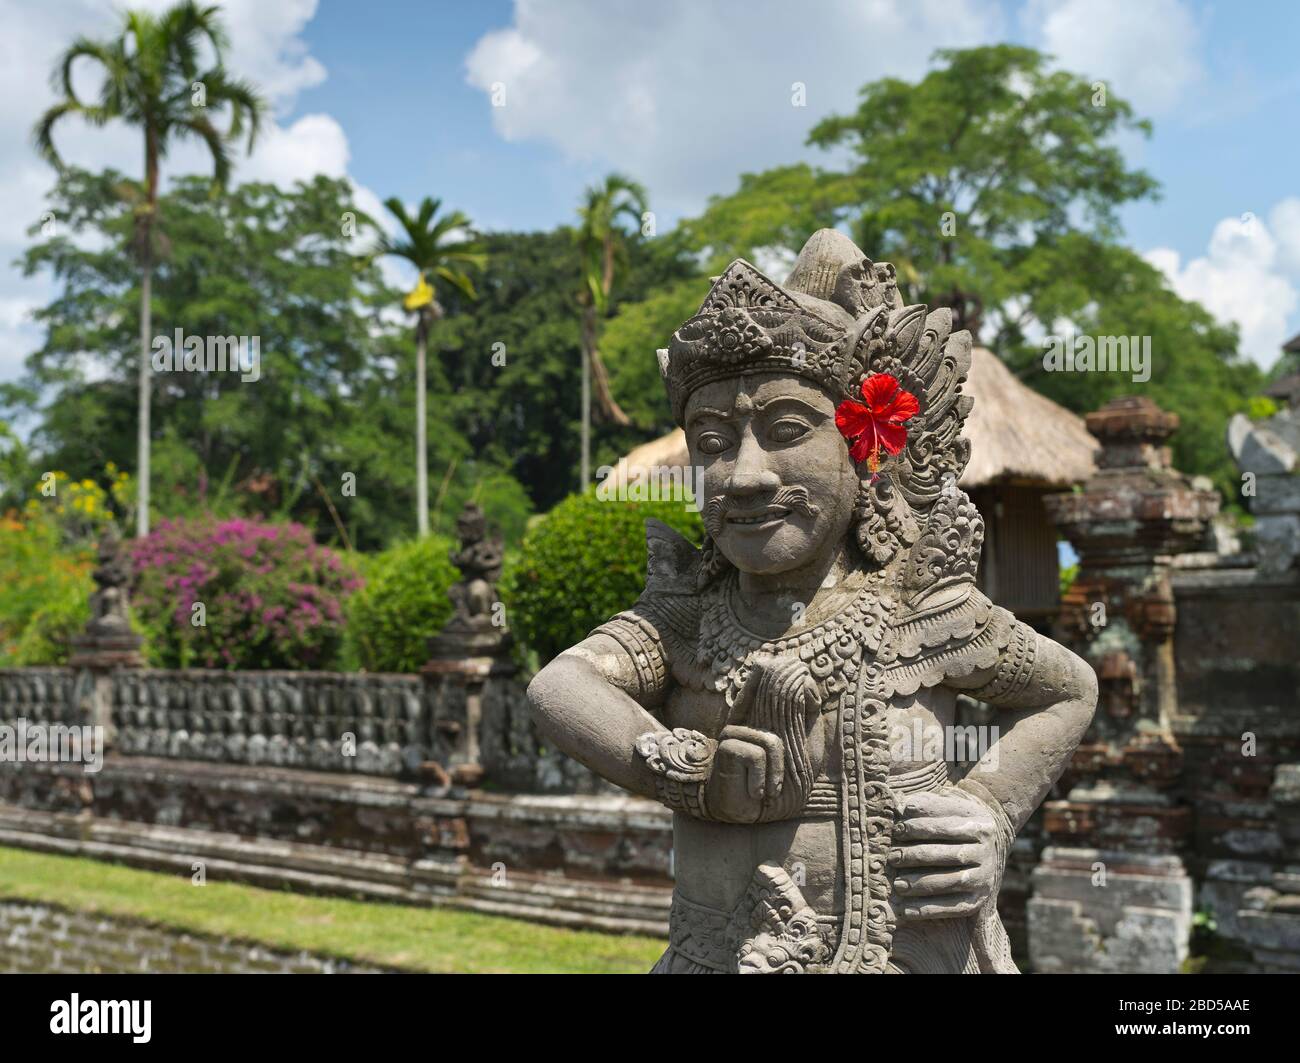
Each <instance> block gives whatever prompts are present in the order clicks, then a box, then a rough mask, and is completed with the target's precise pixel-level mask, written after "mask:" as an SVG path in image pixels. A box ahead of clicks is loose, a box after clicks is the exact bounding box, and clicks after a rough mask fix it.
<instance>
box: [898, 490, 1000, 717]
mask: <svg viewBox="0 0 1300 1063" xmlns="http://www.w3.org/2000/svg"><path fill="white" fill-rule="evenodd" d="M983 538H984V522H983V520H982V518H981V517H980V515H979V511H978V510H977V509H976V508H975V505H974V503H973V502H971V500H970V499H969V498H968V497H967V496H966V494H965V492H963V491H953V492H952V493H951V494H950V495H947V496H945V497H943V498H941V499H940V500H939V501H938V502H936V503H935V505H934V507H933V508H932V509H931V511H930V515H929V519H928V520H927V521H926V525H925V528H924V530H923V532H922V534H921V535H920V537H919V538H918V539H917V541H916V542H915V544H913V546H912V549H911V550H910V552H909V553H908V556H907V559H906V562H905V565H904V569H903V572H902V573H901V593H900V599H899V603H898V607H897V609H896V611H895V613H894V616H893V620H892V623H891V625H890V632H889V636H888V638H887V639H886V640H885V645H884V647H882V653H883V654H884V655H885V658H886V659H885V661H884V663H885V664H886V666H887V671H886V676H887V682H888V684H889V686H890V687H891V689H892V690H893V692H895V693H898V694H912V693H915V692H916V691H917V690H918V689H919V688H920V687H923V686H924V687H931V686H937V685H938V684H940V683H942V682H943V681H944V680H945V679H951V678H958V677H962V676H968V675H970V674H971V673H973V672H975V671H979V670H982V669H985V668H991V667H993V665H995V664H997V662H998V660H999V657H1000V655H1001V654H1002V652H1003V650H1004V649H1005V647H1006V646H1007V644H1008V643H1009V642H1010V641H1011V638H1012V635H1013V632H1014V628H1015V624H1016V619H1015V617H1014V616H1012V614H1011V613H1009V612H1007V610H1005V609H1003V608H1001V607H999V606H996V605H994V604H993V603H992V602H991V601H989V599H988V597H987V596H986V595H985V594H984V593H983V592H982V591H981V590H980V589H979V588H978V587H977V586H976V584H975V573H976V569H977V567H978V564H979V556H980V547H981V545H982V543H983Z"/></svg>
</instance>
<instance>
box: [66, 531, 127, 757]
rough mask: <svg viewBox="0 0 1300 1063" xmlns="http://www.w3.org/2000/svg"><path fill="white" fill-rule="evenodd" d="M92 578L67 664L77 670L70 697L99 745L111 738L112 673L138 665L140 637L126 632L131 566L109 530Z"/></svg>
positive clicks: (111, 739)
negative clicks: (86, 614) (95, 730)
mask: <svg viewBox="0 0 1300 1063" xmlns="http://www.w3.org/2000/svg"><path fill="white" fill-rule="evenodd" d="M92 578H93V579H94V581H95V588H96V589H95V593H94V594H92V595H91V596H90V620H89V621H88V622H87V623H86V629H85V631H83V632H82V633H81V634H80V635H74V636H73V637H72V640H71V642H72V653H71V655H70V657H69V659H68V664H69V666H70V667H72V668H75V669H77V679H76V687H75V689H74V691H73V698H74V699H75V700H76V701H77V704H78V705H79V707H80V708H81V709H82V712H83V714H84V718H85V720H86V722H87V723H89V724H90V725H91V726H93V727H102V728H103V729H104V730H103V734H104V743H105V745H112V744H114V741H115V739H116V734H115V733H114V727H113V673H114V672H115V671H117V670H118V669H120V668H141V667H143V666H144V657H143V656H142V655H141V653H140V646H141V645H142V643H143V640H142V639H141V638H140V636H139V635H137V634H136V633H135V632H134V631H132V630H131V622H130V619H129V617H130V610H129V607H128V587H129V586H130V582H131V567H130V562H129V560H128V559H127V556H126V552H125V550H124V549H123V547H122V541H121V539H120V538H119V536H118V534H117V532H116V530H114V529H112V528H110V529H109V530H108V531H106V532H105V533H104V535H103V536H102V537H101V538H100V540H99V563H98V566H97V567H96V568H95V571H94V573H93V574H92Z"/></svg>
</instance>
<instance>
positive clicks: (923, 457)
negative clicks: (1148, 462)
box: [658, 229, 972, 563]
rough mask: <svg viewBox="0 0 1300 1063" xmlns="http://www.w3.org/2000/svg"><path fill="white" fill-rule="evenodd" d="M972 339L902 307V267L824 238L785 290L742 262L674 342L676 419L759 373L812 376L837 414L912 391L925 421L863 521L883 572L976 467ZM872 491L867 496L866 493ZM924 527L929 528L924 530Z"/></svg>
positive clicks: (670, 357)
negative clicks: (888, 390) (858, 402)
mask: <svg viewBox="0 0 1300 1063" xmlns="http://www.w3.org/2000/svg"><path fill="white" fill-rule="evenodd" d="M970 349H971V337H970V333H969V332H965V331H962V332H958V333H952V314H951V311H949V310H947V309H940V310H935V311H934V312H932V313H927V308H926V307H925V306H924V305H922V304H914V305H911V306H902V305H900V300H899V295H898V285H897V281H896V278H895V272H894V267H893V266H892V265H890V264H889V263H887V262H872V261H871V259H869V258H867V256H866V255H864V254H863V253H862V251H861V250H860V249H859V248H858V247H857V246H856V245H855V244H854V243H853V241H852V240H850V239H849V238H848V237H847V236H845V235H844V234H843V233H840V232H838V231H836V230H834V229H822V230H820V231H818V232H816V233H814V234H813V235H812V236H811V237H810V238H809V240H808V242H807V243H806V244H805V245H804V248H803V250H802V251H801V252H800V253H799V257H798V259H797V260H796V261H795V265H794V268H793V270H792V271H791V273H790V276H789V278H787V280H786V282H785V284H784V285H779V284H776V283H775V282H774V281H772V280H771V279H770V278H768V277H766V276H764V275H763V273H761V272H760V271H759V270H758V269H757V268H756V267H754V266H753V265H751V264H750V263H748V262H746V261H744V260H743V259H737V260H736V261H735V262H733V263H732V264H731V265H730V266H728V267H727V269H726V271H725V272H724V273H723V274H722V276H720V277H718V278H717V280H716V281H715V282H714V284H713V287H712V288H711V289H710V290H709V294H708V297H707V298H706V299H705V300H704V304H703V305H702V306H701V307H700V310H699V313H697V314H696V315H695V316H694V317H692V318H691V319H690V320H689V321H687V322H686V323H685V324H683V325H682V326H681V328H679V329H678V330H677V331H676V332H674V333H673V336H672V342H671V343H670V345H669V346H668V348H667V349H665V350H661V351H659V352H658V354H659V368H660V372H661V373H662V374H663V378H664V384H665V386H666V387H667V389H668V398H669V402H670V403H671V404H672V410H673V417H674V419H675V420H676V421H677V423H678V424H679V425H683V424H684V423H685V414H686V403H687V400H688V399H689V398H690V395H691V393H692V392H693V391H695V390H696V389H697V388H699V387H700V386H701V385H703V384H708V383H711V382H713V381H715V380H722V379H725V378H728V377H734V376H739V375H749V374H751V373H790V374H795V375H797V376H801V377H804V378H806V379H808V380H810V381H812V382H814V383H816V384H817V385H819V386H820V387H821V388H822V389H823V390H825V391H826V392H827V393H828V394H830V396H831V397H832V399H833V400H834V401H835V402H836V403H839V402H841V401H843V400H844V399H849V398H853V399H856V398H858V396H859V394H860V389H861V385H862V382H863V381H864V380H865V379H866V378H867V377H868V376H870V375H871V374H873V373H889V374H891V375H892V376H894V377H895V378H896V379H897V380H898V382H899V384H900V386H901V387H902V388H904V389H905V390H907V391H909V392H911V393H912V394H913V395H914V396H916V399H917V401H918V403H919V405H920V411H919V412H918V413H917V414H916V415H915V416H914V417H913V418H912V419H911V420H910V421H909V422H908V424H907V444H906V446H905V447H904V448H903V450H902V452H901V453H899V454H898V455H897V456H895V457H893V458H891V459H889V461H888V463H887V465H886V466H885V468H884V470H882V471H883V472H884V474H885V476H884V477H881V478H873V481H872V486H871V490H870V493H871V494H873V495H874V496H875V498H874V504H870V503H872V500H871V499H864V500H863V502H862V509H863V512H862V514H861V515H862V516H863V517H864V518H867V517H868V516H869V514H868V513H867V509H868V508H871V509H873V510H874V511H875V516H874V518H873V519H872V525H873V526H872V527H869V528H866V529H864V532H863V534H865V535H866V536H867V537H868V538H869V540H871V541H870V542H866V541H864V542H862V545H863V548H864V549H866V550H868V552H871V553H874V554H876V556H877V559H878V560H879V561H881V562H882V563H883V562H884V561H885V560H887V557H886V556H883V555H885V554H888V555H890V556H892V555H893V553H894V552H895V551H896V550H897V548H898V546H899V544H900V540H901V541H902V542H903V543H907V544H910V543H911V542H913V541H915V537H916V534H917V532H918V530H919V529H918V528H917V526H916V517H917V516H920V515H921V514H920V513H915V512H914V513H908V512H906V511H904V510H903V509H902V508H900V507H899V506H898V504H897V503H898V499H897V498H896V496H895V495H894V493H893V491H892V488H891V484H892V485H896V486H897V488H898V490H899V492H901V494H902V497H903V500H904V501H905V502H906V504H907V507H908V509H911V510H913V511H923V510H927V509H929V507H930V506H931V505H932V504H933V503H934V502H935V501H937V500H938V498H939V497H940V494H941V493H942V492H943V491H944V489H945V483H946V482H949V480H950V482H951V485H952V487H954V488H955V486H956V480H957V478H959V477H960V476H961V473H962V470H963V469H964V468H965V467H966V462H967V461H968V460H969V458H970V443H969V441H967V440H966V439H963V438H962V437H961V428H962V424H963V423H964V421H965V420H966V415H967V414H968V413H969V412H970V408H971V405H972V400H971V398H970V397H969V396H966V395H963V394H962V393H961V385H962V382H963V381H964V380H965V379H966V374H967V372H968V371H969V370H970ZM864 491H865V489H864ZM922 523H923V522H922Z"/></svg>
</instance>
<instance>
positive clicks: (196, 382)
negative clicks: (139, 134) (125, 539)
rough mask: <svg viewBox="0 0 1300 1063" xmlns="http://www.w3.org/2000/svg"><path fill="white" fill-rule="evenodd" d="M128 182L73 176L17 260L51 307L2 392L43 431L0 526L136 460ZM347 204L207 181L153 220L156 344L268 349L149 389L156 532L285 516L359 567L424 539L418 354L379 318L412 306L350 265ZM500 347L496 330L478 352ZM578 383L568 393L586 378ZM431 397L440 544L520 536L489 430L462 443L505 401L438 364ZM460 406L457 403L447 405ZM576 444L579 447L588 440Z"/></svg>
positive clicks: (371, 268)
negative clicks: (42, 282) (172, 520)
mask: <svg viewBox="0 0 1300 1063" xmlns="http://www.w3.org/2000/svg"><path fill="white" fill-rule="evenodd" d="M121 180H122V178H121V175H119V174H115V173H113V172H108V173H103V174H91V173H87V172H85V171H79V170H76V169H75V168H71V167H69V168H68V169H67V170H65V171H64V173H63V175H62V176H61V177H60V179H59V181H58V183H57V185H56V187H55V189H54V191H53V193H52V194H51V196H50V197H49V199H48V205H49V209H50V210H52V211H53V212H54V213H55V214H56V215H57V216H58V217H59V218H60V220H61V224H60V225H59V227H58V229H57V231H56V232H55V233H54V234H53V235H46V236H42V235H41V234H40V230H39V228H35V229H34V230H33V235H35V236H36V237H37V239H36V240H35V241H34V243H33V245H32V246H31V247H30V248H29V250H28V251H27V253H26V254H25V256H24V258H23V260H22V264H23V268H24V270H25V271H26V272H27V273H29V274H35V273H38V272H39V273H40V274H42V275H44V276H48V277H50V278H51V280H52V281H53V282H54V289H55V292H54V295H53V296H52V297H51V299H50V301H49V302H48V303H47V305H45V306H44V307H42V308H40V309H39V310H38V311H37V313H36V315H35V316H36V320H37V323H38V325H40V326H41V327H42V328H43V332H44V336H43V341H42V343H41V345H40V347H39V348H38V349H37V350H36V351H34V352H33V353H32V354H31V355H30V356H29V358H28V359H27V363H26V368H27V372H26V375H25V377H24V379H23V380H22V381H21V382H20V383H19V385H17V386H10V387H3V388H0V407H2V408H3V409H4V411H5V412H3V413H0V417H9V418H12V417H14V416H17V415H20V414H21V415H22V416H23V417H24V418H26V419H33V418H34V420H35V424H34V425H33V427H32V430H31V433H30V440H29V447H30V450H31V454H30V456H28V457H26V458H23V459H22V461H21V462H20V464H21V465H25V466H27V469H26V471H23V469H22V468H17V469H15V471H14V474H13V475H12V476H10V475H9V474H7V473H6V472H5V470H4V468H3V467H0V480H2V481H3V482H2V483H0V491H2V494H3V497H0V511H3V510H4V509H7V508H8V507H9V506H11V505H17V506H21V504H22V502H23V501H25V496H24V495H23V494H22V491H23V489H24V487H25V488H26V490H28V491H30V489H31V485H32V484H33V483H35V482H36V480H37V479H38V478H39V475H40V472H41V471H43V470H47V469H63V470H65V471H67V472H68V473H69V474H70V475H71V476H73V477H74V478H75V479H78V480H79V479H81V478H83V477H87V476H89V477H99V476H100V475H101V474H102V472H103V469H104V466H105V464H106V463H107V462H108V461H115V462H117V463H118V464H125V463H124V462H123V461H122V457H123V455H129V454H130V453H132V452H133V444H134V430H135V424H134V416H133V414H134V403H133V401H132V400H133V397H134V391H133V383H134V379H135V368H136V359H137V357H138V353H137V350H136V338H135V336H134V329H135V314H134V309H135V305H136V303H135V300H136V286H135V285H136V277H137V275H138V274H137V267H136V262H135V260H134V258H133V256H132V255H131V253H130V239H131V233H132V231H133V211H132V209H131V206H130V205H129V204H127V203H125V202H123V201H122V200H121V198H120V197H118V196H117V194H116V191H115V190H116V188H117V187H118V185H119V184H120V182H121ZM352 197H353V193H352V189H351V187H350V185H349V184H348V182H347V181H345V180H335V179H332V178H326V177H323V176H318V177H316V178H313V179H312V180H311V181H309V182H302V183H299V184H297V185H295V186H294V187H292V188H287V189H286V188H279V187H277V186H275V185H270V184H255V183H246V184H242V185H238V186H236V187H234V188H229V189H227V190H226V191H225V192H222V193H218V194H215V195H214V194H213V187H212V184H211V181H210V180H208V179H207V178H199V177H183V178H179V179H177V180H175V181H172V182H169V187H168V189H167V190H166V191H165V192H164V194H163V195H162V197H161V199H160V204H159V209H160V211H161V212H162V213H163V214H164V215H165V216H166V218H167V219H168V224H167V231H168V238H169V240H170V243H171V252H170V254H169V255H168V256H167V258H166V259H164V260H162V261H160V262H159V264H158V266H157V270H156V276H155V283H154V318H155V321H156V322H157V326H158V331H159V332H160V333H161V334H165V335H170V334H171V333H172V332H173V331H174V329H175V328H176V327H178V326H180V325H182V324H183V325H184V327H185V329H186V331H192V332H193V333H195V334H198V335H209V336H217V335H228V334H234V335H243V336H249V337H257V338H258V340H259V343H260V349H261V374H260V376H259V378H258V379H257V380H255V381H254V380H243V379H241V374H240V373H237V372H229V371H227V372H220V371H217V372H193V371H190V372H165V373H158V374H156V375H155V378H154V380H155V387H156V395H155V407H156V408H155V411H154V417H155V439H154V448H155V458H156V461H155V492H154V493H155V502H154V516H155V519H157V518H158V517H159V516H163V517H175V516H191V515H196V514H200V513H204V512H214V513H217V514H218V515H222V516H226V515H236V514H248V515H254V514H256V515H261V516H267V517H292V518H293V519H296V520H300V521H302V522H303V523H306V524H309V525H311V526H313V527H314V528H316V530H317V532H318V535H319V536H320V537H321V538H322V539H325V540H330V539H333V540H335V541H337V542H339V543H340V544H343V545H346V544H347V543H348V542H350V543H351V544H353V545H354V546H356V547H357V548H358V549H367V550H369V549H374V548H377V547H382V546H386V545H388V544H390V543H392V542H394V541H396V540H398V539H401V538H404V537H406V536H409V535H411V534H412V531H413V527H412V521H411V510H412V508H413V507H414V505H415V485H414V484H413V483H412V478H411V459H410V447H409V441H410V440H411V439H413V438H414V436H415V428H416V426H415V423H414V422H415V416H414V406H415V402H414V395H413V392H414V390H415V389H414V383H413V381H414V361H415V352H414V350H413V349H412V344H411V342H410V334H409V330H408V329H407V328H406V327H405V326H404V325H403V324H402V323H401V322H400V321H398V322H390V321H389V320H387V319H386V318H385V317H384V316H383V314H382V311H383V310H385V309H387V308H391V307H392V306H393V305H394V303H395V302H396V301H397V300H398V299H400V297H401V295H400V293H399V292H398V291H396V290H395V289H393V288H390V287H389V286H387V285H386V284H385V283H384V281H383V277H382V275H381V273H380V270H379V268H378V266H377V265H376V264H374V263H369V264H365V263H362V264H361V265H360V266H358V263H357V260H356V256H355V242H354V239H353V238H352V237H350V236H349V235H348V233H347V232H346V231H345V230H344V227H343V226H341V225H340V218H346V217H347V216H348V215H349V213H351V214H353V215H355V216H356V217H357V219H358V220H359V221H362V220H363V219H364V214H362V212H361V211H360V210H359V208H358V206H357V204H356V202H355V200H354V199H353V198H352ZM556 239H557V241H559V242H562V243H563V244H564V246H566V247H568V246H569V244H570V243H571V240H570V239H569V238H568V237H567V235H564V234H561V236H557V238H556ZM540 272H541V267H540V265H539V267H538V270H537V273H538V274H540ZM570 276H571V274H570ZM562 279H563V278H559V277H557V278H556V279H555V281H554V286H555V289H556V290H555V294H554V297H553V299H552V303H553V308H552V310H551V312H552V314H553V315H554V316H555V317H556V318H557V319H559V318H563V319H564V321H565V323H566V324H567V325H568V326H569V328H570V330H571V331H572V333H573V337H572V339H571V342H570V343H569V344H568V346H567V348H565V354H564V356H563V357H564V359H565V360H566V362H573V354H572V352H573V351H576V349H577V337H576V333H577V328H576V324H574V322H573V313H572V309H571V304H569V303H567V302H566V301H565V300H564V299H563V298H562V297H561V296H562V295H563V294H564V293H563V292H561V291H560V290H559V289H560V284H561V281H562ZM457 297H458V298H460V296H459V293H457ZM494 305H495V304H494ZM457 316H459V317H468V316H469V315H457ZM449 320H455V317H453V318H451V319H449ZM499 327H500V326H499V325H498V329H499ZM522 331H523V333H524V334H527V332H528V331H529V330H528V329H527V328H526V327H524V328H523V329H522ZM492 332H493V330H492V326H491V324H490V323H488V324H486V325H485V326H484V332H483V335H484V336H485V337H486V336H489V335H492ZM512 342H514V341H513V337H512ZM519 343H520V346H522V340H521V341H519ZM475 346H478V341H476V342H475ZM88 352H89V354H88ZM456 354H457V356H459V349H458V348H457V351H456ZM556 357H557V359H558V358H559V356H558V355H557V356H556ZM572 378H573V385H572V388H571V393H576V391H577V365H576V363H574V364H573V366H572ZM486 382H487V383H488V384H490V383H492V378H491V377H490V376H489V377H487V378H486ZM430 384H431V390H432V391H433V392H434V393H435V394H440V395H443V396H445V398H446V401H440V402H438V403H437V404H436V405H434V406H433V407H432V408H431V410H430V418H431V425H430V433H429V434H430V440H429V443H430V446H429V460H430V463H431V465H432V467H433V468H435V469H436V470H438V474H437V475H435V477H434V480H435V484H436V487H437V489H438V491H439V493H440V494H441V496H442V502H443V505H442V507H441V508H442V512H443V514H444V517H445V520H444V521H442V522H441V523H442V524H443V528H442V530H443V531H444V532H445V531H447V530H449V525H450V524H451V522H452V521H453V520H454V517H455V514H456V512H457V509H458V507H459V506H460V504H461V503H462V502H463V501H465V500H466V499H468V498H474V499H476V500H477V501H479V502H480V503H481V504H482V505H483V507H484V509H485V510H486V512H487V513H488V515H489V517H490V518H491V519H492V521H493V522H494V523H496V524H497V525H498V526H500V527H501V529H502V530H503V531H504V532H505V533H506V534H507V536H509V537H513V538H517V537H518V536H519V535H520V534H521V533H522V530H523V526H524V523H525V521H526V520H527V517H528V514H529V513H530V512H531V510H532V505H531V503H530V502H529V499H528V496H527V493H526V492H525V491H524V489H523V487H522V486H521V485H520V483H519V482H518V481H517V480H516V478H515V476H514V475H513V474H512V462H511V459H510V455H509V453H508V452H507V451H505V450H504V448H503V449H501V450H496V449H492V448H489V447H487V446H486V445H485V443H484V437H487V438H490V432H491V428H490V427H485V428H484V430H483V435H476V436H475V437H474V438H473V439H471V438H469V436H468V435H467V432H468V429H465V430H462V428H461V427H460V425H461V424H465V425H468V426H471V427H472V426H473V425H474V424H475V422H474V421H473V420H472V419H470V417H469V416H468V415H467V414H466V415H464V416H462V414H461V405H462V404H463V406H464V408H465V409H466V410H470V409H474V408H482V409H485V410H489V411H491V406H490V404H491V403H492V402H493V401H495V393H494V392H493V393H489V392H487V391H485V390H484V385H482V384H478V385H476V386H477V387H478V390H477V391H471V394H469V395H468V396H467V397H464V398H461V397H460V396H452V394H451V392H452V388H453V386H459V378H457V380H456V384H455V385H453V384H451V383H449V381H448V378H447V376H446V374H445V373H444V371H443V368H442V367H441V366H440V365H438V364H437V362H436V361H435V362H434V365H433V373H432V380H431V382H430ZM453 398H454V399H455V402H456V404H457V405H456V406H455V407H454V408H453V409H447V408H445V407H446V406H447V404H448V403H449V402H451V401H452V399H453ZM534 405H537V404H534ZM491 412H494V411H491ZM570 432H571V434H572V436H573V437H574V439H576V436H577V432H576V425H575V426H574V427H572V428H571V429H570ZM574 454H575V455H576V447H575V450H574ZM19 457H21V455H18V454H17V453H15V459H17V458H19ZM521 467H522V468H525V469H531V468H533V467H542V463H541V462H540V460H539V461H538V462H536V463H535V464H534V463H527V464H524V465H522V466H521ZM557 472H558V470H557ZM11 483H12V484H13V486H14V488H15V489H16V490H11V489H10V487H11ZM434 508H435V513H436V511H437V507H434ZM340 529H342V530H340ZM435 530H436V529H435Z"/></svg>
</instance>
